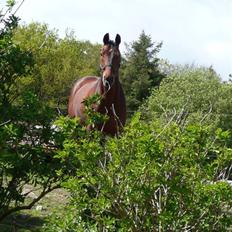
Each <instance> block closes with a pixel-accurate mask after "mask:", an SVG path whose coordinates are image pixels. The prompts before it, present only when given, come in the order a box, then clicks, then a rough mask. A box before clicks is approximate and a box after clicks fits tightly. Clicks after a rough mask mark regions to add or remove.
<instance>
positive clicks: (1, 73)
mask: <svg viewBox="0 0 232 232" xmlns="http://www.w3.org/2000/svg"><path fill="white" fill-rule="evenodd" d="M13 6H14V4H11V5H10V6H9V7H10V8H12V7H13ZM7 12H11V11H10V10H7ZM18 20H19V19H18V18H16V17H15V16H14V15H13V14H11V13H10V15H9V16H8V18H6V17H5V15H1V16H0V21H1V22H2V23H3V27H2V29H1V31H0V78H1V83H0V221H2V220H3V219H4V218H6V217H7V216H8V215H10V214H12V213H14V212H17V211H19V210H22V209H30V208H31V207H33V206H34V205H35V204H36V203H37V202H38V201H39V200H40V199H41V198H42V197H44V196H45V195H46V194H47V193H49V192H51V191H52V190H53V189H55V188H58V187H60V185H61V183H62V181H63V180H64V179H66V178H67V176H69V175H72V173H73V169H72V167H70V166H68V165H66V166H64V165H63V164H62V165H61V162H60V159H59V158H56V154H57V150H58V149H59V148H60V146H61V145H62V144H63V135H62V134H60V133H59V131H57V130H56V129H55V128H54V119H55V118H56V116H57V115H56V114H55V112H54V111H53V110H52V109H51V108H50V107H48V105H47V104H45V103H43V102H42V101H41V100H40V99H39V98H38V94H36V91H35V89H30V88H24V91H18V83H20V82H21V81H22V79H23V80H24V81H26V80H27V77H28V76H29V75H30V73H31V70H32V69H33V68H34V67H33V64H34V62H33V56H32V53H31V51H30V50H23V49H21V47H20V46H19V45H18V44H16V43H15V42H14V40H13V30H14V29H15V28H16V27H17V25H18ZM29 77H30V76H29ZM73 124H75V125H78V124H77V123H76V121H75V122H74V120H73ZM73 124H72V125H73ZM72 128H74V131H75V128H76V130H78V131H80V130H81V128H80V127H78V126H76V127H75V126H72ZM73 133H74V132H73ZM73 167H74V166H73ZM76 168H77V167H75V168H74V169H75V170H76ZM28 186H29V187H30V188H29V189H28V188H26V187H28ZM35 190H36V191H38V192H37V193H36V194H37V195H36V197H35V198H33V199H31V198H29V197H28V195H29V194H30V193H31V192H33V191H35Z"/></svg>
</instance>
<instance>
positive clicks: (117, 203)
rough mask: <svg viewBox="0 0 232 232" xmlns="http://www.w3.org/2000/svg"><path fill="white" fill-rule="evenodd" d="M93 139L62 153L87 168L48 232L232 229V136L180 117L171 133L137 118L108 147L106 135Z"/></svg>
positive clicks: (67, 145) (81, 169)
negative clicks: (231, 143)
mask: <svg viewBox="0 0 232 232" xmlns="http://www.w3.org/2000/svg"><path fill="white" fill-rule="evenodd" d="M93 135H94V136H93ZM92 136H93V137H92V139H91V140H88V139H84V140H83V139H78V140H73V139H69V140H66V143H65V146H64V150H62V152H60V153H59V158H61V159H63V160H64V162H65V161H67V160H69V162H73V160H74V161H75V162H77V160H78V162H79V168H78V170H77V171H76V178H71V179H69V180H68V181H67V182H66V184H65V185H64V186H65V187H66V188H68V189H70V191H71V196H72V198H71V202H70V206H69V207H68V208H67V209H66V214H65V216H62V218H57V217H54V218H53V219H52V218H49V222H50V223H49V225H47V226H46V228H45V231H187V230H189V231H226V229H227V228H228V226H230V225H231V223H232V220H231V217H230V215H229V211H230V210H231V207H232V201H231V199H232V188H231V186H229V184H228V183H226V182H225V181H223V180H221V178H222V176H223V175H224V176H225V175H226V174H225V172H226V171H225V170H226V167H227V168H228V167H229V166H228V165H231V162H230V161H231V159H232V150H231V149H230V148H227V147H226V144H227V141H228V140H230V139H231V138H230V135H229V134H228V133H226V132H223V131H222V130H217V131H215V133H214V134H212V133H211V130H210V129H209V128H208V127H206V126H202V125H199V124H192V125H188V126H186V127H182V126H180V125H179V124H178V123H177V122H176V121H175V120H174V121H172V122H171V123H169V124H168V125H167V126H166V127H165V128H163V127H162V125H160V122H159V121H157V120H153V121H151V122H150V123H147V122H144V121H142V120H141V119H140V116H139V115H136V116H135V117H134V118H133V120H132V122H131V123H130V125H128V127H127V128H126V129H125V131H124V133H123V134H122V135H121V137H120V138H108V139H107V141H105V144H104V145H102V139H101V136H99V135H98V134H92ZM214 154H217V155H216V156H215V155H214ZM227 170H228V169H227ZM227 174H228V173H227Z"/></svg>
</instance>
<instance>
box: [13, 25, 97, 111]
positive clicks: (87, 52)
mask: <svg viewBox="0 0 232 232" xmlns="http://www.w3.org/2000/svg"><path fill="white" fill-rule="evenodd" d="M14 41H15V43H17V44H20V46H21V47H22V48H23V49H24V50H25V51H27V50H28V49H29V50H31V51H32V52H33V55H34V59H35V66H34V69H33V70H32V75H31V76H30V81H24V82H23V83H21V86H22V88H25V87H27V88H30V89H35V90H36V92H37V93H38V94H39V95H38V96H39V98H40V99H41V100H42V101H44V102H47V103H49V104H50V106H52V107H56V106H57V105H61V107H62V106H63V108H65V109H66V105H67V98H68V95H69V91H70V89H71V86H72V84H73V82H74V81H75V80H77V79H79V78H80V77H82V76H86V75H99V65H98V64H99V49H100V45H98V44H91V43H90V42H89V41H79V40H77V39H76V37H75V35H74V33H73V32H67V33H66V36H65V38H64V39H60V38H59V37H58V35H57V31H55V30H50V29H49V28H48V26H47V25H45V24H39V23H32V24H29V25H25V26H21V27H19V28H18V29H17V30H16V31H15V34H14ZM28 80H29V79H28Z"/></svg>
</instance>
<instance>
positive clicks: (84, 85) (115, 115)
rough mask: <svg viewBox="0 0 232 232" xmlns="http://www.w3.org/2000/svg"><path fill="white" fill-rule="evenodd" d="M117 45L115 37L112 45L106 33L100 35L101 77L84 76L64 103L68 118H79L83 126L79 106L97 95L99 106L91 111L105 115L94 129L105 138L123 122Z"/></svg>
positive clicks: (122, 98) (119, 58)
mask: <svg viewBox="0 0 232 232" xmlns="http://www.w3.org/2000/svg"><path fill="white" fill-rule="evenodd" d="M120 43H121V37H120V35H118V34H117V35H116V37H115V41H112V40H110V38H109V33H107V34H105V35H104V37H103V47H102V49H101V53H100V55H101V56H100V68H101V71H102V77H96V76H87V77H83V78H81V79H79V80H78V81H77V82H76V83H75V84H74V86H73V88H72V90H71V94H70V96H69V102H68V114H69V116H70V117H80V121H81V122H82V123H83V122H84V121H85V120H86V115H85V105H84V103H83V102H84V101H85V99H87V98H88V97H91V96H93V95H94V94H99V95H100V96H101V97H102V98H101V101H100V104H98V105H95V106H93V107H94V110H95V111H97V112H99V113H101V114H104V115H107V116H108V120H107V121H106V122H105V123H102V124H98V125H96V127H97V129H98V130H101V131H103V132H104V133H105V134H108V135H118V133H119V132H120V130H121V129H122V128H123V126H124V125H125V122H126V101H125V95H124V92H123V89H122V86H121V83H120V81H119V68H120V63H121V54H120V51H119V44H120Z"/></svg>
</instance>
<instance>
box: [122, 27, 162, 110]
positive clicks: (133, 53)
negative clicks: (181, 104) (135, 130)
mask: <svg viewBox="0 0 232 232" xmlns="http://www.w3.org/2000/svg"><path fill="white" fill-rule="evenodd" d="M161 47H162V43H157V44H155V43H153V42H152V40H151V37H150V36H148V35H146V34H145V32H144V31H142V33H141V34H140V36H139V39H138V40H137V41H134V42H133V43H132V44H130V45H129V46H127V53H126V56H125V60H123V63H122V75H121V79H122V84H123V86H124V89H125V92H126V97H127V104H128V110H129V111H135V110H136V109H138V107H139V106H140V105H141V103H142V102H143V100H144V99H145V98H146V97H148V96H149V94H150V90H151V89H152V88H153V87H157V86H159V84H160V82H161V80H162V79H163V77H164V75H163V74H161V73H160V71H159V69H158V65H159V58H157V54H158V53H159V51H160V49H161Z"/></svg>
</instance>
